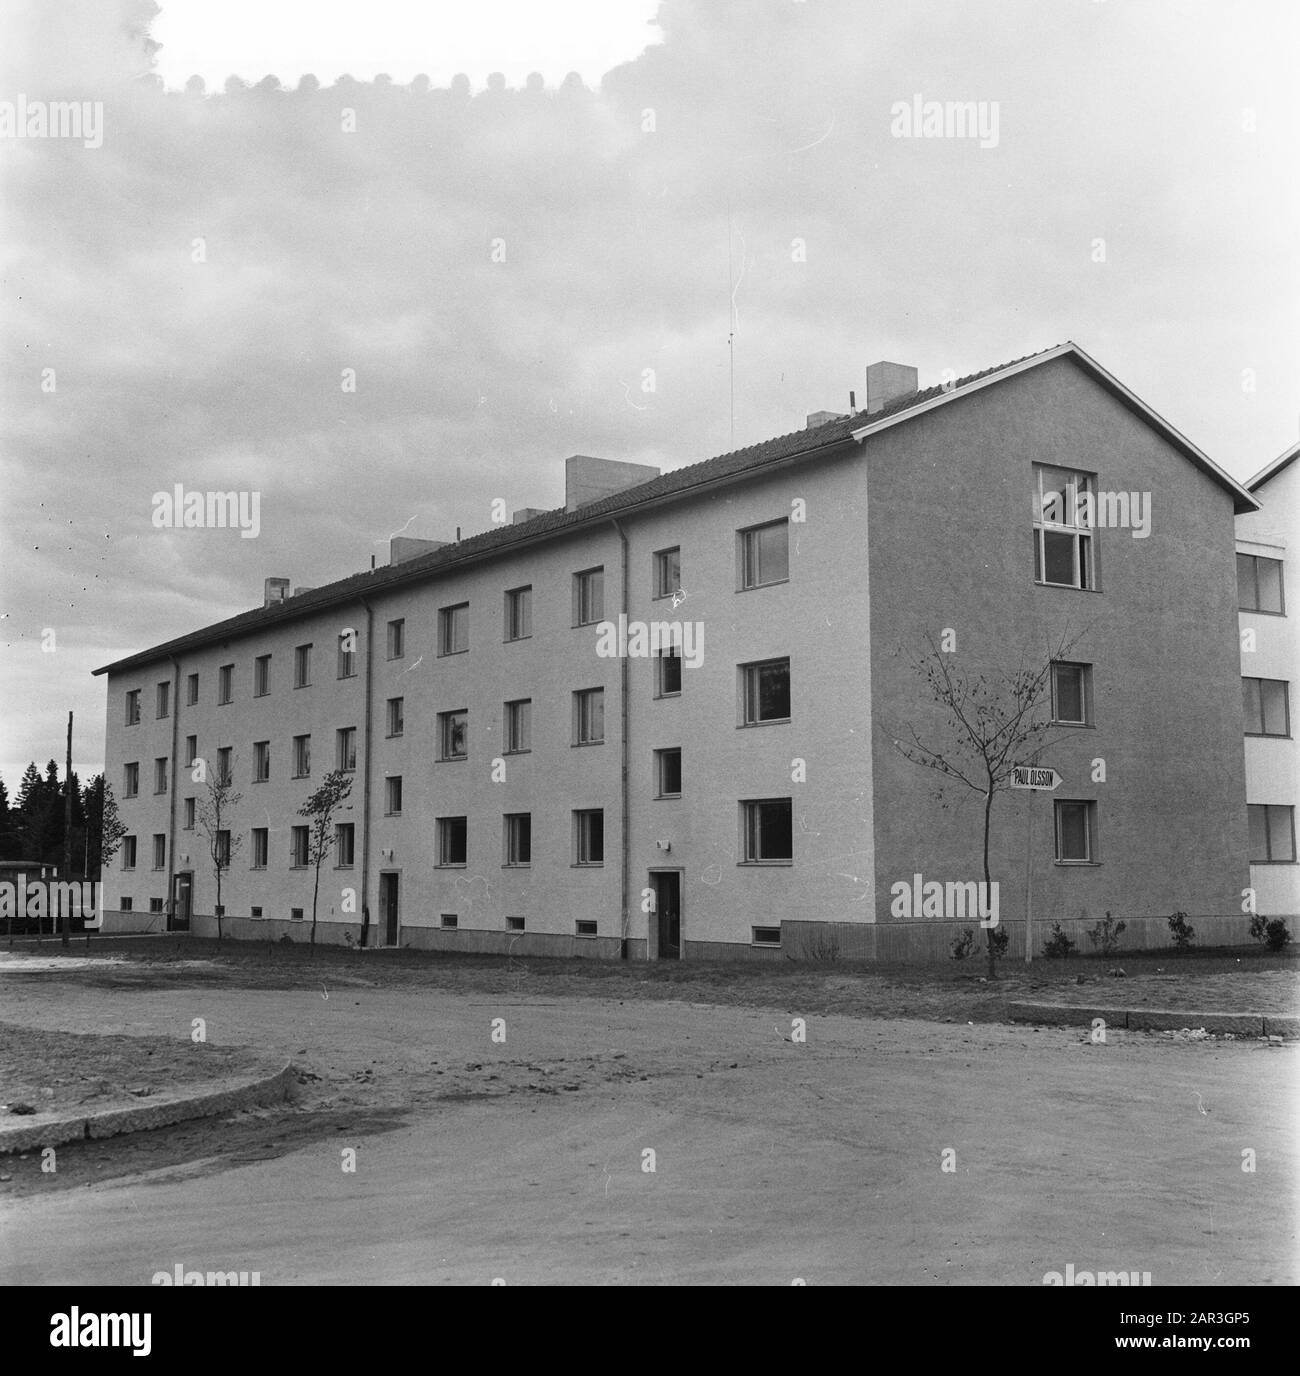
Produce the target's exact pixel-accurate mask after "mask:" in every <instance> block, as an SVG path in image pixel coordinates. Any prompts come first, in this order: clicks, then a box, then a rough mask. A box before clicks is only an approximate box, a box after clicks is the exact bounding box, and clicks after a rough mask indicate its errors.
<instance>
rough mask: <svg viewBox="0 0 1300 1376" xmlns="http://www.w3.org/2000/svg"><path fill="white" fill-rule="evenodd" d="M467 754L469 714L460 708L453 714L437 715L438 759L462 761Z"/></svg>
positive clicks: (442, 713)
mask: <svg viewBox="0 0 1300 1376" xmlns="http://www.w3.org/2000/svg"><path fill="white" fill-rule="evenodd" d="M468 754H469V713H468V712H467V711H466V710H465V709H464V708H463V707H462V708H459V709H458V710H457V711H455V712H439V713H438V758H439V759H440V760H463V759H465V757H466V756H467V755H468Z"/></svg>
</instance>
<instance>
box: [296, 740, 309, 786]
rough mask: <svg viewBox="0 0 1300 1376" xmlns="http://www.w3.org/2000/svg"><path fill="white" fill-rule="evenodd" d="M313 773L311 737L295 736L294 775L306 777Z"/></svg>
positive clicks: (301, 777) (297, 777)
mask: <svg viewBox="0 0 1300 1376" xmlns="http://www.w3.org/2000/svg"><path fill="white" fill-rule="evenodd" d="M310 773H311V737H310V736H295V737H294V738H293V777H294V778H295V779H305V778H306V777H307V776H308V775H309V774H310Z"/></svg>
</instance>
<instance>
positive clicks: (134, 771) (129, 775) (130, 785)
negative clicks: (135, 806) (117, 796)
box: [122, 763, 140, 798]
mask: <svg viewBox="0 0 1300 1376" xmlns="http://www.w3.org/2000/svg"><path fill="white" fill-rule="evenodd" d="M124 776H125V777H124V779H123V789H122V792H123V793H124V794H125V795H126V796H127V797H128V798H134V797H136V796H137V795H138V794H139V792H140V766H139V765H138V764H135V763H132V764H128V765H126V766H125V769H124Z"/></svg>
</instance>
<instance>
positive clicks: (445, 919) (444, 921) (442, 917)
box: [438, 913, 460, 931]
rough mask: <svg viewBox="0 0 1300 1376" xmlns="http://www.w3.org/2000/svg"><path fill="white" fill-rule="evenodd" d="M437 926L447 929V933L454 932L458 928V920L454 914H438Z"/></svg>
mask: <svg viewBox="0 0 1300 1376" xmlns="http://www.w3.org/2000/svg"><path fill="white" fill-rule="evenodd" d="M438 925H439V926H440V927H445V928H447V929H448V930H449V931H450V930H454V929H455V928H457V927H459V926H460V918H459V917H458V916H457V914H456V913H439V914H438Z"/></svg>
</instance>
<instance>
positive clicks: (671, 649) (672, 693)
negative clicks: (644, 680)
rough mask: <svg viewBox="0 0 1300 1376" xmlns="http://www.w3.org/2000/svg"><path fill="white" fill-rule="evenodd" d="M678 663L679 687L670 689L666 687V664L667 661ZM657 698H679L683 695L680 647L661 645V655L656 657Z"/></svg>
mask: <svg viewBox="0 0 1300 1376" xmlns="http://www.w3.org/2000/svg"><path fill="white" fill-rule="evenodd" d="M670 659H671V660H676V661H677V687H676V688H675V689H668V688H665V687H664V663H665V661H667V660H670ZM654 695H655V698H656V699H658V698H679V697H681V695H682V655H681V646H680V645H661V646H660V647H659V653H658V654H656V655H655V694H654Z"/></svg>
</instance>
